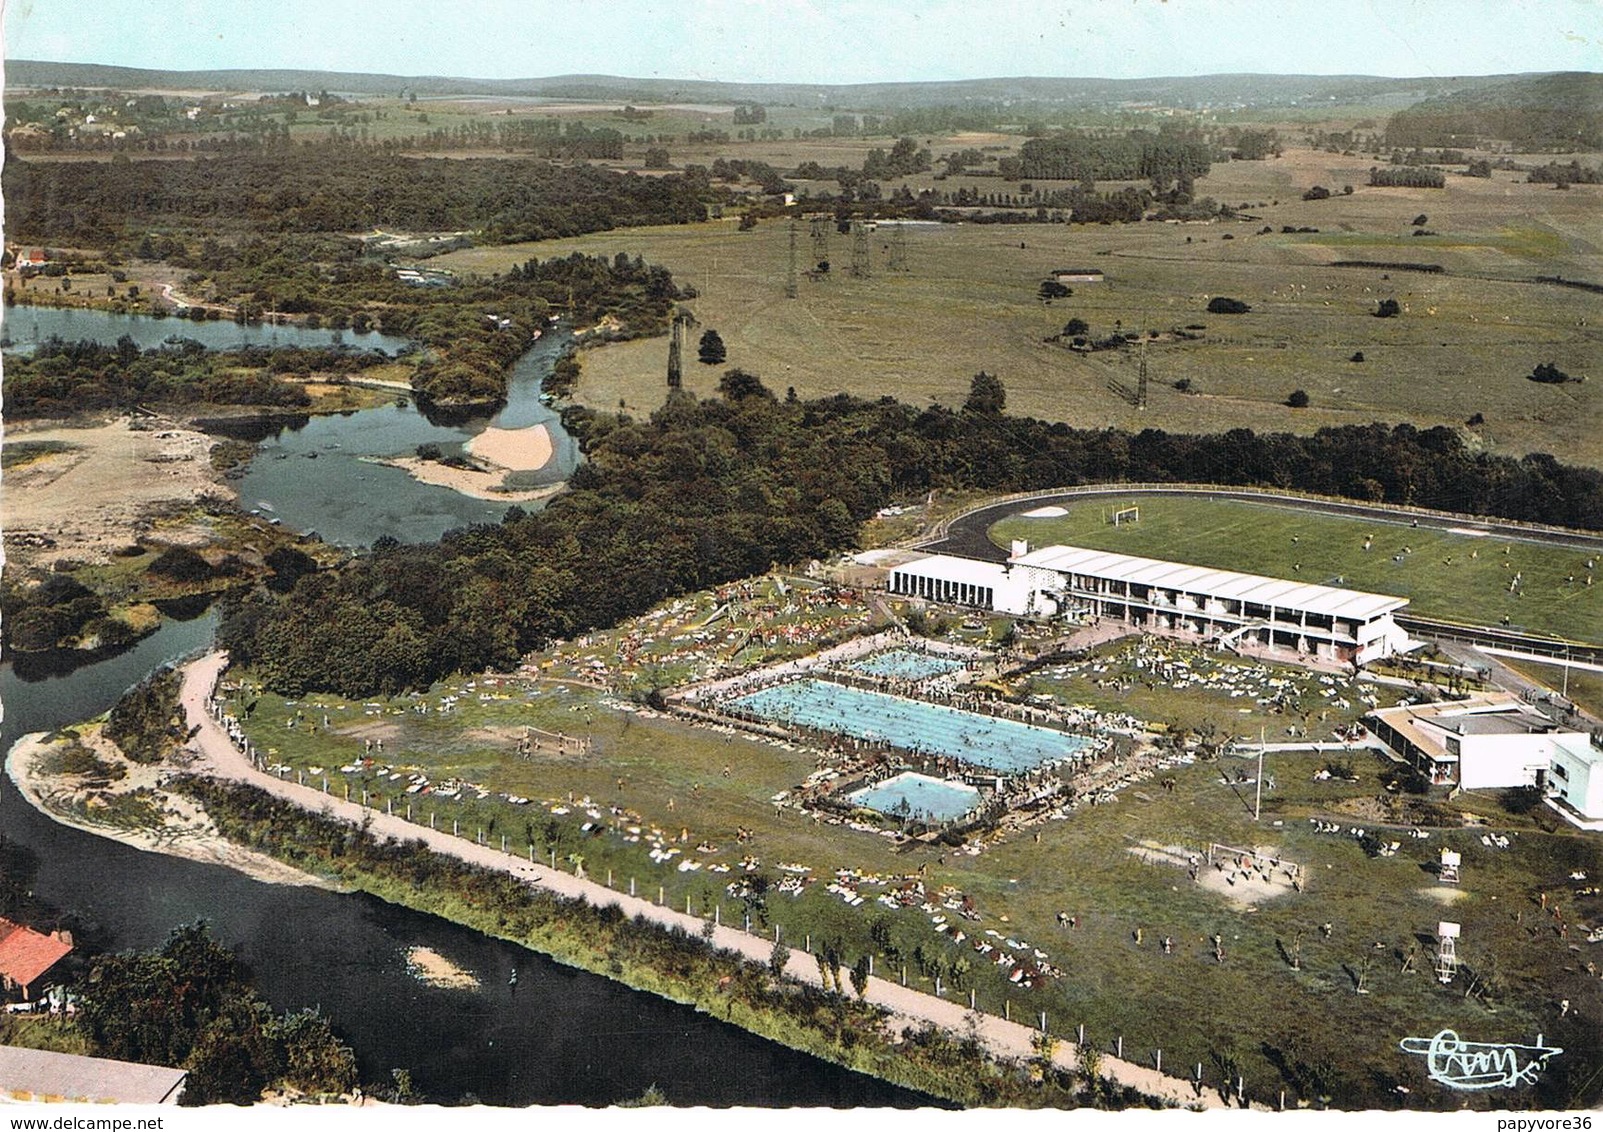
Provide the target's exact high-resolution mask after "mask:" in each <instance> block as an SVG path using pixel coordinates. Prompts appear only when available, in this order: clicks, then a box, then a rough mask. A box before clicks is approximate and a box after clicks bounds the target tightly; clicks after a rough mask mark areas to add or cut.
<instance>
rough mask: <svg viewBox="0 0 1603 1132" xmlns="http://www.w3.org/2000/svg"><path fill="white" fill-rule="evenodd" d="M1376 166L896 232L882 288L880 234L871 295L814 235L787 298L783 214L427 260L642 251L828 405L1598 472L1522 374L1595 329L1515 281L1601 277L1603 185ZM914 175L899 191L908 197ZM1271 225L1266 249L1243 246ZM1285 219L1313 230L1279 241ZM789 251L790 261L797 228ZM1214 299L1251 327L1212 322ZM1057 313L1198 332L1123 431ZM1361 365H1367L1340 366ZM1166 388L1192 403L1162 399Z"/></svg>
mask: <svg viewBox="0 0 1603 1132" xmlns="http://www.w3.org/2000/svg"><path fill="white" fill-rule="evenodd" d="M813 144H815V143H810V142H785V143H770V144H769V146H767V147H766V149H768V150H772V151H773V152H772V153H771V154H770V156H771V157H772V158H773V159H775V160H776V162H779V163H780V164H781V165H782V167H783V165H784V164H788V163H791V162H794V161H795V160H800V159H806V158H808V157H810V156H812V152H811V149H810V147H811V146H812V145H813ZM830 144H834V145H837V146H855V145H856V144H857V143H855V142H846V143H842V142H834V143H830ZM758 148H764V147H758ZM765 151H766V150H765ZM730 152H734V151H733V150H731V151H730ZM742 155H746V154H744V152H743V154H742ZM751 155H752V156H755V153H753V154H751ZM1372 163H1373V162H1372V161H1370V160H1369V159H1367V158H1363V157H1357V158H1352V157H1341V156H1339V155H1334V154H1326V153H1318V152H1313V151H1308V150H1291V151H1289V152H1288V154H1287V156H1286V157H1284V158H1282V159H1279V160H1277V161H1268V162H1234V163H1226V164H1216V165H1215V166H1214V168H1213V171H1212V172H1211V173H1210V174H1209V176H1208V177H1206V178H1205V179H1203V180H1202V181H1200V182H1198V193H1199V195H1202V194H1206V195H1211V196H1213V197H1215V198H1216V199H1219V200H1224V201H1229V202H1231V203H1233V204H1238V205H1239V204H1250V205H1252V206H1253V207H1252V208H1251V209H1250V210H1249V211H1250V215H1252V216H1253V217H1255V218H1256V219H1255V220H1253V221H1251V222H1237V223H1220V224H1203V225H1172V224H1162V223H1143V224H1125V225H1111V226H1100V225H1090V226H1087V225H1045V224H1028V225H1008V226H995V225H992V226H983V225H942V226H940V227H915V228H910V229H908V230H907V232H906V256H907V264H908V267H909V268H910V270H908V271H907V272H905V273H892V272H890V271H889V270H888V256H889V245H890V240H891V237H890V234H889V232H888V230H887V229H881V230H879V231H878V232H876V233H874V235H873V237H872V241H871V242H872V248H871V259H872V271H873V274H872V275H871V276H870V277H869V278H867V279H853V278H851V277H850V276H849V273H848V272H847V271H846V270H845V269H846V268H847V267H849V265H850V259H851V243H850V238H849V237H846V236H841V235H839V234H835V233H831V236H830V248H829V252H830V258H831V261H832V263H833V265H834V270H833V271H832V272H831V274H830V277H829V278H828V279H827V280H824V281H817V282H814V281H810V280H808V279H806V278H803V279H802V280H801V282H800V294H799V297H798V298H797V299H794V300H790V299H787V298H786V297H785V295H784V283H785V273H786V262H787V256H788V248H789V232H788V226H787V225H786V224H785V223H784V222H783V221H781V220H770V221H764V222H762V223H760V224H759V225H758V226H757V228H756V229H754V230H752V231H749V232H738V231H737V230H736V223H735V220H734V219H733V217H732V216H731V218H729V219H727V220H724V221H718V222H709V223H707V224H702V225H692V226H686V227H675V228H646V229H634V230H627V231H614V232H607V233H597V234H594V235H590V236H584V237H578V238H575V239H569V240H554V241H547V242H542V243H536V244H520V245H511V246H506V247H495V248H475V249H468V250H464V251H459V252H454V253H451V254H449V255H446V256H442V257H439V258H437V259H435V260H432V261H430V262H431V264H433V265H434V266H440V267H447V268H454V269H457V270H471V271H486V272H488V271H500V270H505V269H506V268H507V267H508V266H510V265H511V264H513V263H515V262H522V261H523V260H525V259H527V258H529V257H530V256H537V257H540V258H547V257H551V256H560V255H567V254H569V253H570V252H573V251H584V252H592V253H602V254H605V255H608V256H611V255H613V254H616V253H618V252H624V253H627V254H630V255H635V254H639V255H642V256H644V257H645V258H646V259H647V260H649V261H652V262H657V263H662V264H664V265H666V266H667V267H668V268H669V269H671V270H672V271H673V273H674V277H675V279H676V280H678V281H679V282H680V283H681V284H686V283H688V284H691V285H693V286H694V287H695V288H696V289H697V290H698V292H699V297H698V298H696V299H695V300H693V301H691V302H689V303H688V304H686V305H688V306H689V307H690V308H691V309H693V310H694V312H695V314H696V317H697V318H698V319H699V320H700V323H701V326H702V327H705V328H712V329H716V330H717V331H718V332H719V334H720V335H721V336H722V337H723V339H724V341H725V343H726V344H727V345H728V363H727V364H728V365H732V366H740V367H743V368H746V369H748V370H750V371H752V372H755V373H757V374H758V375H759V376H760V377H762V378H763V380H764V381H765V382H767V383H768V385H769V386H770V387H771V388H773V389H775V390H776V391H778V392H783V391H784V390H785V389H786V388H787V387H790V386H794V387H795V389H796V391H797V393H798V394H800V395H801V396H803V397H808V396H826V395H831V394H834V393H837V392H840V391H842V390H845V391H847V392H852V393H856V394H860V395H865V396H878V395H882V394H890V395H893V396H896V397H898V398H900V399H903V400H905V401H907V402H909V403H911V404H915V405H920V404H927V403H929V402H930V401H932V400H933V401H939V402H940V403H942V404H946V405H956V404H960V403H961V402H962V399H963V397H964V396H965V395H966V392H967V388H968V382H969V379H970V378H971V377H972V376H973V375H974V374H975V373H976V372H978V371H979V370H981V369H984V370H987V371H989V372H991V373H995V374H998V375H1000V376H1001V378H1002V380H1003V382H1004V383H1005V385H1006V387H1007V390H1008V407H1009V409H1010V410H1011V411H1014V412H1019V413H1026V414H1030V415H1035V416H1039V417H1043V418H1047V419H1053V420H1064V421H1068V422H1070V423H1073V424H1076V425H1080V426H1085V427H1100V426H1115V427H1120V428H1126V429H1131V430H1136V429H1140V428H1144V427H1157V428H1166V429H1170V430H1175V431H1204V432H1212V431H1224V430H1226V429H1229V428H1233V427H1241V426H1249V427H1253V428H1257V429H1264V430H1291V431H1297V432H1310V431H1313V430H1314V429H1317V428H1320V427H1325V426H1330V425H1339V424H1352V423H1367V422H1369V421H1372V420H1377V419H1379V420H1387V421H1402V420H1406V421H1411V422H1414V423H1416V424H1422V425H1424V424H1448V425H1451V426H1462V425H1463V424H1464V422H1465V421H1467V420H1468V419H1469V418H1471V417H1472V416H1474V415H1475V414H1477V413H1479V414H1482V416H1483V418H1484V422H1485V423H1484V424H1483V425H1478V426H1476V427H1475V428H1474V429H1472V430H1465V432H1466V438H1467V439H1468V440H1469V441H1470V443H1472V444H1473V445H1475V446H1477V447H1483V448H1486V449H1488V450H1494V451H1504V452H1510V453H1514V454H1521V453H1524V452H1528V451H1545V452H1552V453H1553V454H1555V455H1557V456H1559V457H1561V458H1563V459H1566V460H1571V461H1575V462H1579V463H1585V464H1592V465H1599V464H1603V393H1600V392H1599V390H1600V388H1603V386H1600V384H1599V382H1598V381H1596V380H1593V381H1589V382H1585V383H1571V384H1568V385H1563V386H1549V385H1539V384H1537V383H1533V382H1530V381H1527V380H1525V376H1524V375H1525V374H1527V373H1529V372H1530V370H1531V368H1532V366H1533V365H1535V364H1536V363H1537V362H1539V361H1551V362H1554V363H1555V364H1556V365H1558V366H1559V367H1560V368H1561V369H1564V370H1566V371H1567V372H1569V373H1571V374H1572V375H1575V376H1580V375H1583V374H1590V373H1591V370H1592V367H1593V365H1594V364H1595V360H1596V358H1597V357H1598V356H1599V344H1600V337H1599V336H1600V333H1603V331H1600V329H1599V328H1598V327H1597V326H1594V325H1590V324H1589V323H1595V322H1596V321H1597V320H1596V318H1595V310H1594V308H1595V306H1596V304H1595V301H1594V297H1593V296H1591V295H1589V294H1587V293H1585V292H1582V291H1576V290H1571V289H1567V288H1560V287H1552V286H1543V285H1538V284H1534V283H1530V282H1520V281H1519V280H1529V279H1530V278H1531V277H1533V276H1535V275H1559V276H1564V277H1566V278H1575V279H1594V278H1595V277H1597V276H1598V274H1599V273H1598V270H1597V263H1598V259H1597V253H1598V250H1599V247H1600V245H1603V234H1600V233H1599V231H1598V228H1597V223H1596V218H1597V216H1598V214H1599V209H1598V196H1599V193H1603V189H1599V188H1597V187H1596V186H1576V188H1575V189H1574V190H1573V191H1571V192H1568V193H1556V192H1553V191H1551V189H1550V188H1548V187H1546V186H1540V185H1526V184H1523V183H1521V182H1519V181H1518V180H1516V179H1515V177H1516V175H1515V174H1509V173H1499V174H1497V176H1496V177H1494V178H1493V179H1492V180H1490V181H1483V180H1476V179H1471V178H1452V179H1450V180H1449V182H1448V187H1447V188H1446V189H1444V190H1423V189H1419V190H1414V189H1370V188H1367V187H1364V186H1363V182H1364V180H1365V179H1366V175H1367V168H1368V166H1369V165H1370V164H1372ZM927 177H928V175H924V178H925V179H926V180H927ZM968 180H973V181H974V182H975V183H976V185H977V186H978V187H981V188H982V189H983V190H984V191H999V190H1007V189H1010V188H1011V186H1009V185H1007V184H1006V183H1002V182H998V181H996V180H995V179H994V178H990V179H986V178H969V179H968ZM919 181H920V178H912V179H911V183H913V185H914V187H918V184H919ZM958 183H959V181H958V180H951V181H948V182H947V183H946V184H945V186H944V187H953V186H955V185H957V184H958ZM1344 183H1351V184H1354V185H1355V186H1357V188H1356V189H1355V192H1354V193H1353V194H1352V195H1351V196H1341V195H1338V196H1336V197H1333V198H1331V199H1329V200H1325V201H1314V202H1304V201H1302V200H1301V199H1300V195H1301V192H1302V191H1303V190H1304V189H1305V188H1307V187H1308V186H1310V185H1313V184H1325V185H1327V186H1334V187H1337V188H1338V189H1339V187H1340V186H1341V185H1342V184H1344ZM1042 187H1052V186H1047V185H1043V186H1042ZM886 191H887V192H888V191H890V190H889V186H887V188H886ZM1260 202H1261V203H1262V205H1263V207H1261V208H1260V207H1257V206H1258V204H1259V203H1260ZM802 207H803V208H804V207H805V202H804V203H803V205H802ZM1422 212H1423V213H1426V214H1428V216H1429V223H1430V230H1431V231H1434V232H1437V233H1439V235H1438V236H1435V237H1419V238H1416V237H1413V236H1412V235H1411V232H1412V229H1411V227H1410V221H1411V220H1412V219H1414V217H1415V216H1416V215H1418V214H1420V213H1422ZM1266 225H1267V226H1269V227H1271V228H1272V229H1273V231H1272V232H1271V233H1270V234H1268V235H1259V234H1258V233H1259V230H1260V229H1261V228H1263V227H1264V226H1266ZM1285 225H1291V226H1293V227H1317V228H1318V229H1319V232H1318V233H1317V234H1310V233H1304V234H1284V233H1282V232H1281V228H1282V226H1285ZM1226 234H1229V235H1231V236H1232V237H1233V238H1232V239H1230V240H1225V239H1224V238H1223V237H1224V236H1225V235H1226ZM798 242H799V244H800V251H799V259H800V262H801V263H802V265H803V266H806V264H807V263H808V262H809V261H810V257H811V250H812V249H811V242H810V236H809V233H808V230H807V228H806V226H805V225H803V228H802V231H801V233H800V238H799V241H798ZM1021 245H1023V246H1021ZM1338 259H1360V260H1367V261H1390V260H1409V261H1421V262H1431V263H1440V264H1442V265H1443V266H1445V267H1446V268H1447V271H1448V274H1445V275H1423V274H1417V273H1389V274H1390V278H1389V279H1388V278H1384V276H1386V275H1387V274H1388V273H1387V272H1385V271H1383V270H1381V269H1378V268H1377V269H1350V268H1337V267H1332V266H1329V265H1330V264H1331V263H1332V262H1333V261H1335V260H1338ZM1078 265H1091V266H1095V267H1100V268H1103V269H1104V270H1105V271H1106V272H1107V281H1106V282H1105V283H1095V284H1080V285H1076V286H1075V288H1074V291H1075V293H1074V295H1073V296H1072V297H1071V298H1069V299H1065V300H1058V301H1055V302H1053V303H1052V304H1051V305H1050V306H1046V305H1043V304H1042V303H1041V301H1040V300H1039V299H1038V298H1037V296H1036V291H1037V288H1038V286H1039V284H1040V282H1041V280H1042V279H1043V278H1044V277H1045V275H1046V273H1047V272H1048V271H1050V270H1051V269H1053V268H1055V267H1062V266H1078ZM1221 294H1223V295H1229V296H1232V297H1236V298H1240V299H1242V300H1244V301H1246V302H1248V303H1250V304H1252V306H1253V311H1252V312H1251V313H1250V314H1247V315H1241V316H1216V315H1209V314H1207V313H1205V310H1204V308H1205V307H1206V305H1207V303H1208V300H1209V298H1210V297H1212V296H1217V295H1221ZM1385 297H1395V298H1396V299H1397V300H1398V301H1399V302H1400V303H1401V304H1403V307H1404V314H1403V315H1402V316H1400V317H1398V318H1393V319H1377V318H1374V317H1372V314H1371V312H1372V311H1373V310H1374V309H1375V305H1376V302H1377V301H1378V300H1379V299H1380V298H1385ZM1070 318H1082V319H1084V320H1085V321H1087V322H1088V323H1089V324H1090V326H1091V328H1092V332H1093V334H1096V335H1107V334H1110V333H1113V332H1114V331H1115V330H1116V329H1122V330H1125V331H1135V330H1146V329H1151V330H1158V331H1167V330H1169V329H1171V328H1174V327H1184V326H1187V325H1203V326H1205V327H1206V330H1205V331H1204V332H1203V338H1202V340H1201V341H1194V342H1188V341H1176V340H1169V339H1163V340H1159V341H1157V342H1154V343H1153V344H1152V345H1151V346H1150V347H1149V349H1148V351H1147V362H1148V369H1149V374H1150V407H1149V408H1148V409H1147V410H1146V411H1145V412H1138V411H1137V410H1135V409H1134V408H1132V407H1131V406H1130V405H1129V404H1128V403H1127V402H1126V401H1124V400H1122V399H1121V398H1120V397H1119V396H1118V395H1117V394H1115V393H1114V392H1112V391H1110V389H1109V387H1108V382H1109V381H1110V380H1115V381H1118V382H1120V383H1123V384H1124V385H1126V386H1131V387H1133V385H1134V383H1135V379H1136V371H1137V358H1136V356H1135V351H1133V350H1132V351H1127V352H1124V353H1120V352H1118V351H1112V352H1104V353H1097V354H1093V355H1079V354H1074V353H1071V352H1070V351H1068V350H1067V349H1065V348H1064V347H1062V346H1061V345H1058V344H1055V343H1051V342H1047V341H1044V339H1045V338H1047V337H1049V336H1051V335H1054V334H1056V333H1057V332H1059V331H1060V330H1061V329H1062V327H1063V325H1064V323H1065V322H1066V321H1067V320H1068V319H1070ZM697 333H699V330H698V331H697ZM692 344H693V343H692ZM1355 351H1362V352H1363V354H1364V357H1365V359H1366V360H1365V361H1363V362H1361V363H1355V362H1351V361H1349V360H1348V359H1349V358H1350V356H1351V355H1352V354H1353V353H1354V352H1355ZM666 359H667V343H666V340H664V339H648V340H642V341H635V342H627V343H621V344H617V345H610V346H607V347H605V348H603V349H600V350H591V351H586V352H585V354H584V355H583V362H584V373H583V376H582V377H581V379H580V382H579V386H578V391H577V396H578V398H579V399H580V400H582V401H584V402H586V403H588V404H592V405H595V406H598V407H602V408H617V407H619V405H620V404H622V405H623V406H625V407H627V408H628V409H630V410H631V411H634V412H644V411H649V410H650V409H652V408H655V407H656V406H657V405H658V404H660V403H661V401H662V398H663V394H664V390H665V380H664V373H665V368H666ZM722 369H723V367H708V366H702V365H700V364H695V363H688V364H687V365H686V370H685V385H686V387H687V388H690V389H692V390H694V391H695V392H697V393H702V394H708V393H711V392H713V391H714V390H715V389H716V386H717V382H718V377H719V375H720V373H721V372H722ZM1594 376H1595V375H1594ZM1180 380H1187V381H1189V382H1190V389H1191V392H1189V393H1181V392H1179V391H1178V390H1176V389H1175V388H1174V383H1175V382H1177V381H1180ZM1295 389H1302V390H1304V391H1306V392H1307V393H1308V395H1309V397H1310V400H1311V404H1310V406H1309V407H1308V408H1306V409H1301V410H1294V409H1290V408H1288V407H1286V406H1285V404H1284V401H1285V399H1286V397H1287V396H1288V395H1289V394H1290V393H1291V392H1292V391H1293V390H1295Z"/></svg>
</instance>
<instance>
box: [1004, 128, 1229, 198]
mask: <svg viewBox="0 0 1603 1132" xmlns="http://www.w3.org/2000/svg"><path fill="white" fill-rule="evenodd" d="M1212 157H1213V150H1212V147H1211V146H1209V145H1208V144H1207V143H1206V142H1204V141H1202V140H1201V139H1200V138H1198V137H1195V136H1192V135H1190V134H1181V133H1173V132H1168V131H1165V132H1163V133H1150V132H1148V131H1145V130H1131V131H1130V132H1128V133H1125V134H1113V135H1101V134H1058V135H1054V136H1052V137H1046V138H1031V139H1030V140H1029V141H1027V142H1025V143H1024V145H1023V146H1022V147H1021V148H1020V150H1019V156H1018V158H1017V160H1016V162H1015V161H1014V160H1013V159H1011V158H1003V159H1002V161H1001V162H999V163H998V168H999V170H1000V172H1001V174H1002V176H1003V177H1004V178H1006V179H1008V180H1013V179H1015V178H1024V179H1027V180H1035V179H1041V180H1063V181H1084V180H1095V181H1144V180H1148V179H1150V180H1152V181H1153V182H1154V183H1155V184H1161V185H1169V184H1171V183H1174V182H1186V183H1189V182H1191V181H1193V180H1195V179H1196V178H1198V177H1204V176H1206V175H1207V173H1208V168H1209V166H1210V164H1211V161H1212Z"/></svg>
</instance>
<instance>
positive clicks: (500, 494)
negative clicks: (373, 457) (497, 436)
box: [376, 456, 567, 503]
mask: <svg viewBox="0 0 1603 1132" xmlns="http://www.w3.org/2000/svg"><path fill="white" fill-rule="evenodd" d="M376 462H377V463H380V464H388V465H389V466H390V467H392V468H400V469H402V470H403V471H405V472H406V474H407V475H409V476H411V477H412V478H413V479H415V480H417V481H418V482H419V483H426V484H429V485H431V486H433V487H448V488H450V489H451V490H452V491H455V492H458V493H460V494H462V495H466V496H470V497H472V498H473V499H483V500H487V501H489V502H491V503H531V502H533V501H534V500H537V499H549V498H551V497H552V496H553V495H555V494H557V492H559V491H561V490H562V489H563V488H564V487H566V486H567V485H566V484H562V483H551V484H545V485H543V486H541V487H534V488H530V489H528V490H527V491H504V490H502V488H501V482H502V480H504V479H505V478H506V472H507V470H506V469H505V468H495V469H493V470H489V471H478V470H476V469H473V468H453V467H451V466H450V465H448V464H441V463H437V462H436V461H433V460H419V459H418V458H417V457H416V456H398V457H396V458H395V459H393V460H379V461H376Z"/></svg>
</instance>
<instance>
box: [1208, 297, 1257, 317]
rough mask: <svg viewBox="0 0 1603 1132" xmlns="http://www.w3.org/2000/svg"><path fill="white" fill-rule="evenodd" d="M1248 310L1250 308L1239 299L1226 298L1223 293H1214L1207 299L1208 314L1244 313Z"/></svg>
mask: <svg viewBox="0 0 1603 1132" xmlns="http://www.w3.org/2000/svg"><path fill="white" fill-rule="evenodd" d="M1250 310H1252V308H1251V307H1250V306H1248V305H1247V304H1246V303H1244V302H1242V301H1241V300H1240V299H1227V298H1225V296H1223V295H1215V296H1214V297H1213V298H1212V299H1209V300H1208V313H1209V314H1246V313H1247V312H1248V311H1250Z"/></svg>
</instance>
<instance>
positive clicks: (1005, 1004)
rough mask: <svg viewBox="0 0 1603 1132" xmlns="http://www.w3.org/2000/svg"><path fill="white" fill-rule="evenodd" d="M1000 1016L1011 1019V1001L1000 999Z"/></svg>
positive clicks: (1006, 1019) (1009, 1020)
mask: <svg viewBox="0 0 1603 1132" xmlns="http://www.w3.org/2000/svg"><path fill="white" fill-rule="evenodd" d="M903 970H906V968H903ZM1002 1018H1003V1019H1004V1020H1005V1021H1008V1022H1011V1021H1013V1003H1012V1002H1011V1001H1009V1000H1008V999H1005V998H1004V999H1003V1000H1002Z"/></svg>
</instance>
